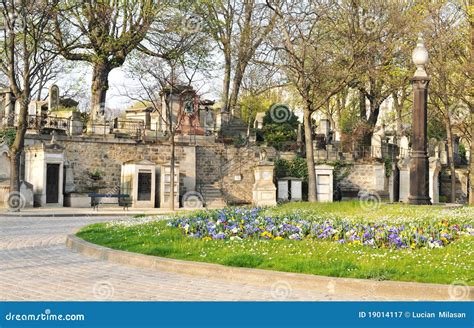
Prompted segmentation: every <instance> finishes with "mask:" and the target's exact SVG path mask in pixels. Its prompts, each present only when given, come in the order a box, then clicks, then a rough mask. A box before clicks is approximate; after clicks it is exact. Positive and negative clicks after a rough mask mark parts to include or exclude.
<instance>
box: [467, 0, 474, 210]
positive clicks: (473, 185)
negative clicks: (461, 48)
mask: <svg viewBox="0 0 474 328" xmlns="http://www.w3.org/2000/svg"><path fill="white" fill-rule="evenodd" d="M472 4H473V1H472V0H470V1H469V7H468V8H471V5H472ZM472 15H474V13H473V12H472V11H471V12H470V22H471V23H470V25H471V64H470V65H469V66H468V67H469V75H470V77H471V79H472V78H473V77H474V65H472V62H473V59H474V19H473V17H472ZM469 107H470V109H471V154H470V159H469V205H474V106H473V105H472V102H471V103H470V106H469Z"/></svg>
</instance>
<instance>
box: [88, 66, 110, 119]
mask: <svg viewBox="0 0 474 328" xmlns="http://www.w3.org/2000/svg"><path fill="white" fill-rule="evenodd" d="M111 70H112V69H111V66H110V65H109V64H108V63H95V64H94V69H93V72H92V88H91V91H92V96H91V112H90V117H89V120H90V123H92V122H93V121H94V120H96V119H97V118H98V116H99V114H100V115H103V114H104V113H103V111H104V108H105V99H106V96H107V90H108V89H109V73H110V71H111Z"/></svg>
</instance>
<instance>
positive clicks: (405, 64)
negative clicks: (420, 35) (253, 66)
mask: <svg viewBox="0 0 474 328" xmlns="http://www.w3.org/2000/svg"><path fill="white" fill-rule="evenodd" d="M340 8H341V11H342V13H344V17H342V20H341V24H340V26H341V27H340V28H341V29H343V30H344V31H345V32H344V38H345V40H346V42H347V45H348V47H349V49H351V50H349V51H350V53H352V56H353V60H354V61H355V64H356V69H357V72H358V74H357V78H356V81H355V82H354V83H353V84H352V86H353V88H354V89H355V90H357V91H358V93H359V107H360V119H361V121H362V122H364V123H366V125H367V131H365V133H364V136H363V140H362V142H363V143H365V144H369V143H370V140H371V136H372V133H373V129H374V127H375V125H376V124H377V121H378V117H379V114H380V107H381V105H382V103H383V102H384V101H385V100H386V99H387V98H388V97H390V96H391V95H394V94H395V93H396V94H399V93H401V90H402V89H403V88H404V86H406V84H408V81H409V78H411V76H410V74H411V71H410V69H411V60H410V58H409V57H410V54H411V50H412V47H413V43H412V42H407V41H410V38H412V37H413V35H415V34H414V33H413V31H416V28H417V26H416V24H417V23H419V21H417V20H416V19H414V17H417V15H416V14H415V9H416V7H415V6H414V3H413V2H411V1H404V2H396V1H358V0H353V1H345V2H342V4H341V6H340ZM400 100H401V99H400ZM367 101H368V103H369V107H368V108H367V105H366V102H367Z"/></svg>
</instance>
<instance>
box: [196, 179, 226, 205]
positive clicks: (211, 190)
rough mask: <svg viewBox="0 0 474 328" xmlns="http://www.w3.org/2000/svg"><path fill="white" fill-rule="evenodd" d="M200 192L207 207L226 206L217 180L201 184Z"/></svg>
mask: <svg viewBox="0 0 474 328" xmlns="http://www.w3.org/2000/svg"><path fill="white" fill-rule="evenodd" d="M201 194H202V197H203V198H204V204H205V207H207V208H222V207H225V206H226V202H225V201H224V196H223V195H222V191H221V189H220V184H219V182H214V183H213V184H204V185H202V186H201Z"/></svg>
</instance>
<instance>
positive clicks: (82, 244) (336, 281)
mask: <svg viewBox="0 0 474 328" xmlns="http://www.w3.org/2000/svg"><path fill="white" fill-rule="evenodd" d="M66 245H67V247H68V248H70V249H72V250H74V251H77V252H79V253H81V254H84V255H86V256H89V257H93V258H96V259H99V260H105V261H110V262H113V263H117V264H122V265H128V266H133V267H139V268H145V269H152V270H160V271H167V272H174V273H180V274H189V275H193V276H200V277H207V278H209V277H212V278H216V279H219V280H222V281H223V283H224V282H225V281H232V282H236V281H237V282H242V283H246V284H255V285H258V286H259V287H264V286H270V287H271V289H272V292H274V293H275V294H276V299H279V295H280V296H284V295H285V293H286V294H288V293H291V290H292V289H301V290H314V291H318V292H319V293H321V292H323V293H327V294H328V296H332V298H334V299H337V296H338V295H344V294H345V293H347V294H349V295H353V297H354V299H353V300H354V301H357V300H370V299H378V300H380V299H381V300H387V301H402V300H405V301H472V300H474V287H468V286H454V285H440V284H425V283H416V282H398V281H374V280H366V279H352V278H335V277H325V276H316V275H310V274H301V273H287V272H278V271H270V270H261V269H249V268H236V267H228V266H224V265H220V264H211V263H203V262H192V261H184V260H174V259H168V258H162V257H158V256H150V255H143V254H138V253H131V252H125V251H120V250H113V249H111V248H107V247H103V246H99V245H95V244H92V243H89V242H87V241H85V240H83V239H81V238H79V237H77V236H75V235H68V236H67V239H66ZM280 300H284V299H280Z"/></svg>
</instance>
